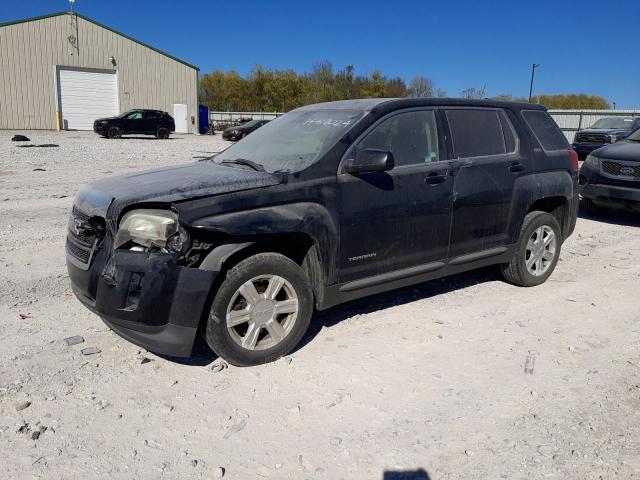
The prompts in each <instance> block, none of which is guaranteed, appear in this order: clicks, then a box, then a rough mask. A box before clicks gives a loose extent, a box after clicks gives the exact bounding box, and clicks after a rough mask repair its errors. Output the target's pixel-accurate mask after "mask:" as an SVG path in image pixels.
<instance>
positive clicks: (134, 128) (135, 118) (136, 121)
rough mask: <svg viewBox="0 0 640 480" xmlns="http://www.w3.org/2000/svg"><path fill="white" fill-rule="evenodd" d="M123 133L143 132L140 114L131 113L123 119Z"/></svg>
mask: <svg viewBox="0 0 640 480" xmlns="http://www.w3.org/2000/svg"><path fill="white" fill-rule="evenodd" d="M123 123H124V130H125V133H142V132H143V131H144V119H143V116H142V112H139V111H135V112H131V113H130V114H129V115H127V116H126V117H125V119H124V122H123Z"/></svg>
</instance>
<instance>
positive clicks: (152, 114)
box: [144, 111, 162, 119]
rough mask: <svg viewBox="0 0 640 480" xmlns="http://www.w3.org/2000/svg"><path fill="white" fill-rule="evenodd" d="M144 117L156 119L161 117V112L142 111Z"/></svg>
mask: <svg viewBox="0 0 640 480" xmlns="http://www.w3.org/2000/svg"><path fill="white" fill-rule="evenodd" d="M144 117H145V118H148V119H157V118H162V114H161V113H160V112H153V111H150V112H144Z"/></svg>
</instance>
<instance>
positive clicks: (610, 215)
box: [578, 205, 640, 227]
mask: <svg viewBox="0 0 640 480" xmlns="http://www.w3.org/2000/svg"><path fill="white" fill-rule="evenodd" d="M581 218H584V219H586V220H593V221H596V222H602V223H609V224H611V225H621V226H625V227H640V212H633V211H630V210H617V209H616V210H614V209H609V210H607V209H603V211H602V213H599V214H598V215H591V214H589V213H587V212H586V211H585V210H584V208H583V207H582V205H581V206H580V210H579V211H578V221H580V219H581Z"/></svg>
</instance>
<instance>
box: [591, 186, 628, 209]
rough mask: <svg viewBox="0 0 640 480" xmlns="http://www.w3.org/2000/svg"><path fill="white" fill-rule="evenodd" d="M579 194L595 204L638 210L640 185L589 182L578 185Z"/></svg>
mask: <svg viewBox="0 0 640 480" xmlns="http://www.w3.org/2000/svg"><path fill="white" fill-rule="evenodd" d="M580 194H581V195H582V196H583V197H584V198H588V199H589V200H591V201H592V202H594V203H595V204H597V205H602V206H606V207H613V208H623V209H630V210H640V185H639V186H638V188H629V187H620V186H611V185H602V184H596V183H589V184H587V185H584V186H581V187H580Z"/></svg>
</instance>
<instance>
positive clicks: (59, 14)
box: [0, 12, 200, 72]
mask: <svg viewBox="0 0 640 480" xmlns="http://www.w3.org/2000/svg"><path fill="white" fill-rule="evenodd" d="M69 13H70V12H56V13H50V14H49V15H40V16H38V17H29V18H23V19H20V20H14V21H13V22H5V23H0V27H8V26H10V25H18V24H20V23H26V22H34V21H36V20H44V19H46V18H52V17H59V16H61V15H69ZM73 14H74V15H76V16H77V17H78V18H81V19H83V20H86V21H87V22H91V23H93V24H94V25H97V26H98V27H101V28H104V29H106V30H109V31H110V32H113V33H115V34H116V35H120V36H121V37H124V38H126V39H127V40H131V41H132V42H136V43H138V44H140V45H142V46H143V47H147V48H149V49H151V50H153V51H154V52H157V53H159V54H160V55H164V56H165V57H167V58H170V59H171V60H175V61H176V62H179V63H181V64H183V65H186V66H187V67H190V68H193V69H194V70H197V71H198V72H199V71H200V69H199V68H198V67H196V66H195V65H192V64H190V63H187V62H185V61H184V60H180V59H179V58H176V57H174V56H173V55H169V54H168V53H167V52H163V51H162V50H160V49H158V48H155V47H152V46H151V45H149V44H147V43H144V42H141V41H140V40H137V39H136V38H133V37H131V36H129V35H126V34H124V33H122V32H119V31H117V30H114V29H113V28H111V27H108V26H106V25H103V24H102V23H100V22H96V21H95V20H93V19H92V18H89V17H85V16H84V15H82V14H80V13H76V12H73Z"/></svg>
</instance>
